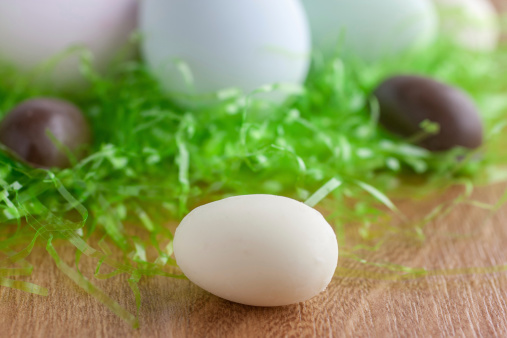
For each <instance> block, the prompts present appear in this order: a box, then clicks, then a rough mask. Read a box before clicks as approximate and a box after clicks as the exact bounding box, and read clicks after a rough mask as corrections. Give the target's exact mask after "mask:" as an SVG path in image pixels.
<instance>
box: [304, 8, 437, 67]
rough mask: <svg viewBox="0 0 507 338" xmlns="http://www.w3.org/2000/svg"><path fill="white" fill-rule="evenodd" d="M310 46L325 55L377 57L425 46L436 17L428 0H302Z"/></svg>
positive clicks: (431, 39)
mask: <svg viewBox="0 0 507 338" xmlns="http://www.w3.org/2000/svg"><path fill="white" fill-rule="evenodd" d="M303 4H304V6H305V8H306V11H307V13H308V17H309V21H310V26H311V30H312V40H313V46H314V49H315V51H316V52H318V53H320V54H322V55H323V56H324V57H325V58H329V57H333V56H337V55H346V56H352V57H357V58H359V59H361V60H363V61H370V62H371V61H376V60H379V59H382V58H386V57H389V56H393V55H396V54H398V53H401V52H405V51H407V50H412V49H417V48H423V47H425V46H428V45H429V44H430V43H431V42H432V41H433V40H434V39H435V37H436V33H437V27H438V17H437V15H436V11H435V8H434V6H433V4H432V3H431V2H430V1H429V0H382V1H371V0H303Z"/></svg>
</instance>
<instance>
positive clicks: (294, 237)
mask: <svg viewBox="0 0 507 338" xmlns="http://www.w3.org/2000/svg"><path fill="white" fill-rule="evenodd" d="M174 254H175V256H176V261H177V263H178V265H179V266H180V268H181V269H182V271H183V272H184V273H185V275H186V276H187V277H188V278H189V279H190V280H191V281H192V282H194V283H195V284H197V285H199V286H200V287H202V288H203V289H205V290H207V291H209V292H211V293H213V294H214V295H216V296H219V297H222V298H225V299H228V300H230V301H233V302H237V303H242V304H247V305H254V306H281V305H288V304H295V303H298V302H302V301H305V300H308V299H310V298H312V297H314V296H316V295H317V294H319V293H320V292H322V291H324V290H325V289H326V287H327V286H328V284H329V283H330V281H331V279H332V277H333V275H334V272H335V269H336V266H337V262H338V244H337V240H336V236H335V234H334V232H333V230H332V228H331V226H330V225H329V224H328V223H327V222H326V220H325V219H324V217H323V216H322V215H321V214H320V213H319V212H318V211H316V210H315V209H313V208H310V207H309V206H307V205H305V204H303V203H301V202H298V201H295V200H293V199H290V198H286V197H280V196H273V195H246V196H237V197H231V198H226V199H224V200H221V201H218V202H213V203H210V204H206V205H204V206H201V207H199V208H197V209H195V210H193V211H192V212H191V213H189V214H188V215H187V216H186V217H185V218H184V219H183V221H182V222H181V224H180V225H179V227H178V228H177V230H176V234H175V237H174Z"/></svg>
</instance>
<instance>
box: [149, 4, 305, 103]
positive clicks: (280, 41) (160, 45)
mask: <svg viewBox="0 0 507 338" xmlns="http://www.w3.org/2000/svg"><path fill="white" fill-rule="evenodd" d="M140 26H141V31H142V33H143V37H144V39H143V45H142V51H143V54H144V57H145V59H146V61H147V63H148V65H149V67H150V68H151V70H152V71H153V73H154V75H155V76H156V77H157V78H158V79H159V80H160V81H161V83H162V85H163V87H164V88H165V89H166V90H167V91H168V92H170V93H172V94H173V95H174V96H175V97H181V96H190V97H194V96H195V99H197V96H207V95H209V94H210V93H214V92H217V91H219V90H221V89H224V88H232V87H234V88H239V89H240V90H242V91H243V92H244V93H246V94H248V93H250V92H252V91H253V90H255V89H257V88H259V87H261V86H264V85H268V84H273V83H288V84H296V85H299V84H302V83H303V81H304V80H305V78H306V75H307V72H308V67H309V59H310V45H311V43H310V33H309V29H308V23H307V20H306V17H305V14H304V10H303V8H302V6H301V4H300V2H299V0H276V1H273V0H243V1H238V0H213V1H209V0H185V1H181V0H147V1H144V2H143V3H142V6H141V16H140Z"/></svg>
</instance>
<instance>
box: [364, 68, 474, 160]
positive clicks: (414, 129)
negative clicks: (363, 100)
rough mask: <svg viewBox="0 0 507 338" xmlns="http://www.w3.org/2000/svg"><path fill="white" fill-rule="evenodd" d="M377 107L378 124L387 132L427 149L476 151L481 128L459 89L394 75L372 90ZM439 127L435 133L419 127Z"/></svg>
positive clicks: (468, 102) (470, 100) (470, 101)
mask: <svg viewBox="0 0 507 338" xmlns="http://www.w3.org/2000/svg"><path fill="white" fill-rule="evenodd" d="M374 96H375V97H376V98H377V100H378V103H379V106H380V124H381V125H383V126H384V127H385V128H386V129H388V130H389V131H391V132H393V133H396V134H398V135H401V136H404V137H406V138H411V137H414V138H415V139H418V140H417V143H418V144H419V145H420V146H422V147H424V148H427V149H429V150H433V151H444V150H449V149H451V148H454V147H458V146H461V147H465V148H477V147H479V146H480V145H481V144H482V138H483V126H482V122H481V119H480V117H479V112H478V111H477V108H476V107H475V104H474V102H473V100H472V99H471V98H470V97H469V96H468V95H467V94H466V93H465V92H464V91H462V90H460V89H457V88H455V87H452V86H449V85H446V84H443V83H441V82H438V81H435V80H432V79H430V78H425V77H420V76H395V77H392V78H389V79H387V80H385V81H384V82H383V83H381V84H380V85H379V86H378V87H377V89H375V91H374ZM424 121H430V122H434V123H437V124H438V125H439V130H438V131H437V133H436V134H428V133H426V134H425V132H424V130H423V129H422V127H421V124H422V123H423V122H424Z"/></svg>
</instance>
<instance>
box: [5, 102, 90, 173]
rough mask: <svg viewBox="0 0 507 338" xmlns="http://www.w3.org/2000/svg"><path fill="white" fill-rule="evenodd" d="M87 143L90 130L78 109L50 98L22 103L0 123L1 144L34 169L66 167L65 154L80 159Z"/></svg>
mask: <svg viewBox="0 0 507 338" xmlns="http://www.w3.org/2000/svg"><path fill="white" fill-rule="evenodd" d="M90 140H91V136H90V128H89V126H88V123H87V122H86V120H85V118H84V117H83V115H82V113H81V111H80V110H79V108H77V107H76V106H74V105H73V104H72V103H70V102H67V101H62V100H58V99H53V98H36V99H31V100H28V101H25V102H22V103H21V104H19V105H18V106H16V107H15V108H14V109H13V110H12V111H10V112H9V113H8V114H7V116H5V118H4V119H3V121H2V122H1V123H0V142H1V143H3V144H4V145H5V146H6V147H7V148H8V149H10V150H11V151H12V152H13V153H14V154H15V155H16V156H17V157H18V158H20V159H21V160H23V161H25V162H28V163H29V164H31V165H33V166H35V167H43V168H52V167H58V168H65V167H68V166H69V165H70V164H71V162H70V160H69V157H68V155H67V153H66V151H70V152H71V153H72V154H73V155H74V156H75V157H76V158H77V159H80V158H81V157H82V156H83V155H84V150H85V149H86V147H88V146H89V144H90Z"/></svg>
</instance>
